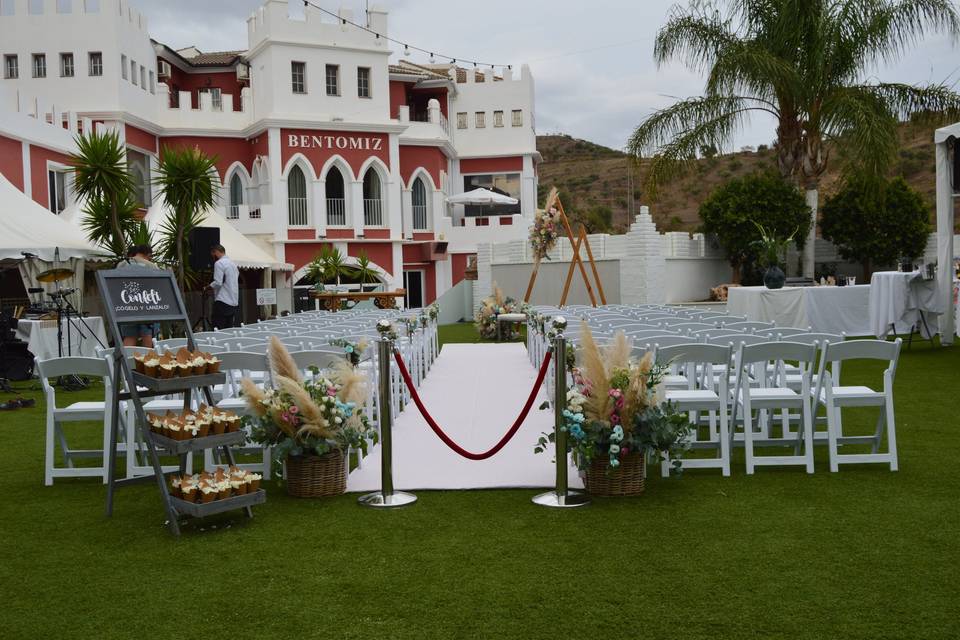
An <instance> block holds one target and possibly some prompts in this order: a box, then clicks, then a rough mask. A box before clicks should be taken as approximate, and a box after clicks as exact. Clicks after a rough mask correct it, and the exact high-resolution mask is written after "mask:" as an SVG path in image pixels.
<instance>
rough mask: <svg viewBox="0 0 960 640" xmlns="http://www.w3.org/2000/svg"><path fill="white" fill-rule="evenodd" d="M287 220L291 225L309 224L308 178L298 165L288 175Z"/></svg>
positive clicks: (302, 225)
mask: <svg viewBox="0 0 960 640" xmlns="http://www.w3.org/2000/svg"><path fill="white" fill-rule="evenodd" d="M287 222H288V223H289V224H290V226H291V227H305V226H307V178H306V176H304V175H303V169H301V168H300V167H297V166H294V167H293V169H290V174H289V175H288V176H287Z"/></svg>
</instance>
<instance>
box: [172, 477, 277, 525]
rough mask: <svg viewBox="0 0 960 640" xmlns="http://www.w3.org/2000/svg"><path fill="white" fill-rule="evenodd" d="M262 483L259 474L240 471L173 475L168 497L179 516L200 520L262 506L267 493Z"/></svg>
mask: <svg viewBox="0 0 960 640" xmlns="http://www.w3.org/2000/svg"><path fill="white" fill-rule="evenodd" d="M262 479H263V476H261V475H260V474H259V473H253V472H250V471H246V470H244V469H241V468H239V467H229V468H223V467H217V469H216V470H215V471H214V472H213V473H210V472H207V471H204V472H203V473H199V474H196V475H191V474H184V475H182V476H180V475H176V476H174V477H173V478H171V480H170V485H169V486H170V497H171V499H172V500H173V504H174V507H176V509H177V511H178V512H179V513H182V514H186V515H190V516H194V517H197V518H202V517H203V516H209V515H212V514H214V513H220V512H221V511H229V510H231V509H241V508H243V507H250V506H253V505H257V504H262V503H263V502H264V501H266V498H267V492H266V491H264V490H263V489H261V488H260V481H261V480H262Z"/></svg>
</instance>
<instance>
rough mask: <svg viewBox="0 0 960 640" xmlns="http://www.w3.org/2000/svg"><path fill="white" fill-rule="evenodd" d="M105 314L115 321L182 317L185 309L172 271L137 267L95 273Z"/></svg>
mask: <svg viewBox="0 0 960 640" xmlns="http://www.w3.org/2000/svg"><path fill="white" fill-rule="evenodd" d="M97 283H98V284H99V285H100V292H101V294H102V295H103V304H104V307H105V309H104V311H105V312H106V314H107V317H108V318H109V319H110V320H112V321H113V322H116V323H118V324H122V323H127V322H159V321H161V320H183V319H184V318H185V317H186V312H185V311H184V308H183V301H182V299H181V298H180V291H179V289H178V288H177V282H176V280H175V279H174V276H173V273H171V272H170V271H158V270H156V269H147V268H139V267H129V268H123V269H113V270H110V271H99V272H97Z"/></svg>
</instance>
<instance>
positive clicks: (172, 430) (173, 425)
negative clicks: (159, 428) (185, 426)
mask: <svg viewBox="0 0 960 640" xmlns="http://www.w3.org/2000/svg"><path fill="white" fill-rule="evenodd" d="M167 434H168V435H167V437H168V438H170V439H171V440H183V433H182V430H181V429H180V424H179V423H177V422H168V423H167Z"/></svg>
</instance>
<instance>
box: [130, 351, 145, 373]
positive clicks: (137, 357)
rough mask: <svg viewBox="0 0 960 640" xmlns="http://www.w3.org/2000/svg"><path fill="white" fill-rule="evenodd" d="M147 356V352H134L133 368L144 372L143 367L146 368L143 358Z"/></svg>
mask: <svg viewBox="0 0 960 640" xmlns="http://www.w3.org/2000/svg"><path fill="white" fill-rule="evenodd" d="M145 357H146V354H145V353H135V354H133V368H134V370H135V371H136V372H137V373H143V369H144V364H143V359H144V358H145Z"/></svg>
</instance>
